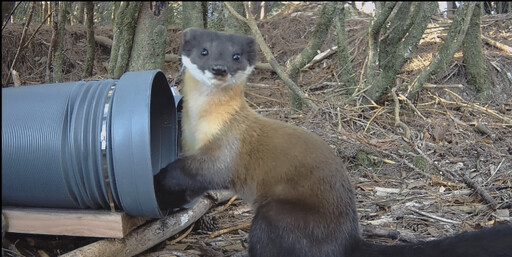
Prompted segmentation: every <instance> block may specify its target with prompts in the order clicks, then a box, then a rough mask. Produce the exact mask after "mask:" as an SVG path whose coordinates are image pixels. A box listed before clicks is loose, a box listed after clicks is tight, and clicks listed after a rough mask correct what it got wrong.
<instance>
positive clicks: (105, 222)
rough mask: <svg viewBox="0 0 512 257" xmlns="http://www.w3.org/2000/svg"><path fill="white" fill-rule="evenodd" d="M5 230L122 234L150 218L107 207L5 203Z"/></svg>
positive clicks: (81, 234) (29, 232)
mask: <svg viewBox="0 0 512 257" xmlns="http://www.w3.org/2000/svg"><path fill="white" fill-rule="evenodd" d="M2 214H3V215H4V216H5V220H6V223H7V229H6V232H13V233H28V234H46V235H66V236H89V237H110V238H123V237H124V236H125V235H126V234H128V233H129V232H130V231H132V230H133V229H134V228H136V227H137V226H139V225H141V224H142V223H144V222H145V221H147V218H140V217H131V216H128V215H126V214H125V213H122V212H111V211H106V210H67V209H46V208H22V207H4V206H2Z"/></svg>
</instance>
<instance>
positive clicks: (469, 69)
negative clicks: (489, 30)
mask: <svg viewBox="0 0 512 257" xmlns="http://www.w3.org/2000/svg"><path fill="white" fill-rule="evenodd" d="M481 13H482V3H481V2H478V3H477V4H476V5H475V10H474V11H473V15H472V16H471V21H470V23H469V28H468V31H467V34H466V37H465V38H464V42H463V46H462V54H463V63H464V66H465V67H466V80H467V83H468V84H470V85H473V86H475V88H476V90H477V92H478V95H479V97H480V98H486V97H487V96H488V94H489V93H490V89H491V82H490V80H489V75H488V71H487V62H486V59H485V55H484V52H483V47H482V29H481V27H480V25H481Z"/></svg>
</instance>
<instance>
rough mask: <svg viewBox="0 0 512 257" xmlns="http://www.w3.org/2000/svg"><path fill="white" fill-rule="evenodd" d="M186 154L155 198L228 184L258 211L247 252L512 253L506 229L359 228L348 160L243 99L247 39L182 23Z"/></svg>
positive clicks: (160, 179) (268, 256) (510, 230)
mask: <svg viewBox="0 0 512 257" xmlns="http://www.w3.org/2000/svg"><path fill="white" fill-rule="evenodd" d="M181 47H182V50H181V51H182V52H181V57H182V62H183V64H184V66H185V68H186V71H185V74H184V79H183V82H184V88H183V97H184V106H183V119H182V131H183V137H182V138H183V148H184V155H183V156H182V157H180V158H178V159H177V160H175V161H174V162H172V163H170V164H169V165H167V166H166V167H165V168H163V169H162V170H161V171H160V172H159V174H157V175H156V176H155V188H156V192H157V198H158V199H159V204H161V207H162V208H164V209H170V208H173V207H176V206H171V205H172V203H171V202H172V201H169V202H168V201H167V200H166V198H172V197H173V195H172V193H173V192H176V191H181V192H186V194H187V195H188V197H190V198H193V197H195V196H198V195H200V194H202V193H204V192H205V191H207V190H213V189H231V190H234V192H236V193H237V194H238V195H240V196H241V197H242V198H243V199H244V200H245V201H247V202H249V203H251V204H252V206H253V208H254V209H255V215H254V219H253V221H252V225H251V228H250V232H249V256H251V257H283V256H297V257H299V256H304V257H306V256H307V257H314V256H318V257H326V256H329V257H331V256H339V257H341V256H347V257H348V256H365V257H373V256H393V257H405V256H415V257H418V256H433V257H442V256H446V257H468V256H479V257H484V256H485V257H491V256H494V257H498V256H500V257H505V256H512V226H510V225H503V226H498V227H495V228H493V229H486V230H482V231H478V232H471V233H464V234H461V235H458V236H455V237H449V238H445V239H441V240H435V241H430V242H425V243H419V244H411V245H391V246H386V245H374V244H370V243H367V242H364V241H363V240H362V238H361V236H360V234H359V226H358V216H357V213H356V206H355V201H354V192H353V190H352V186H351V183H350V181H349V177H348V174H347V172H346V170H345V166H344V163H343V162H342V161H341V160H340V158H338V157H337V156H336V155H335V154H334V152H333V149H332V148H331V147H330V146H329V145H327V143H325V142H324V141H323V140H322V139H321V138H320V137H319V136H317V135H315V134H313V133H311V132H309V131H306V130H304V129H301V128H298V127H296V126H292V125H289V124H286V123H284V122H280V121H276V120H271V119H267V118H264V117H262V116H260V115H258V114H257V113H256V112H255V111H253V110H252V109H251V108H250V107H249V106H248V105H247V103H246V102H245V100H244V85H245V83H246V78H247V76H248V75H249V74H250V73H251V71H252V69H253V67H254V65H255V63H256V50H257V49H256V42H255V40H254V39H253V38H252V37H248V36H242V35H233V34H226V33H222V32H212V31H206V30H199V29H187V30H185V31H184V32H183V36H182V46H181Z"/></svg>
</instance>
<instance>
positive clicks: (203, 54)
mask: <svg viewBox="0 0 512 257" xmlns="http://www.w3.org/2000/svg"><path fill="white" fill-rule="evenodd" d="M201 55H202V56H207V55H208V50H207V49H206V48H203V51H201Z"/></svg>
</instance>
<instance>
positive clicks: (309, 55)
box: [286, 2, 337, 110]
mask: <svg viewBox="0 0 512 257" xmlns="http://www.w3.org/2000/svg"><path fill="white" fill-rule="evenodd" d="M336 5H337V3H336V2H326V3H325V4H324V5H323V7H322V10H321V12H320V17H319V19H318V22H317V24H316V25H315V29H314V31H313V35H312V36H311V39H310V40H309V42H308V44H307V46H306V47H305V48H304V49H303V50H302V52H301V53H300V54H298V55H296V56H295V57H292V58H291V59H289V60H288V62H287V63H286V70H287V73H288V74H289V76H290V78H291V79H292V80H293V81H294V82H295V84H297V83H298V79H299V75H300V70H301V69H302V68H303V67H304V66H306V65H307V64H308V63H309V62H310V61H311V60H312V59H313V58H314V57H315V56H316V54H317V52H318V50H320V47H322V45H323V44H324V41H325V38H326V37H327V34H328V32H329V29H330V27H331V24H332V20H333V18H334V13H335V11H336ZM290 107H291V109H292V110H302V100H301V97H300V96H298V95H296V94H295V93H293V92H290Z"/></svg>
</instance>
